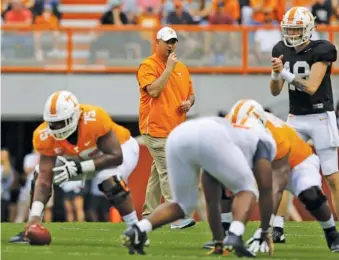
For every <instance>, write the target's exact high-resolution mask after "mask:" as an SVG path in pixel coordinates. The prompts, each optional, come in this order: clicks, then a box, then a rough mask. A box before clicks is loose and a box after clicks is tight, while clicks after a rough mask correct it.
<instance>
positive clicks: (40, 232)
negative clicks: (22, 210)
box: [26, 225, 52, 246]
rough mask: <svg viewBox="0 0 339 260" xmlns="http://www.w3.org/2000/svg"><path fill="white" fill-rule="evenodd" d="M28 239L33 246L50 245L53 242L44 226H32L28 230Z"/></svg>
mask: <svg viewBox="0 0 339 260" xmlns="http://www.w3.org/2000/svg"><path fill="white" fill-rule="evenodd" d="M26 237H27V239H28V243H29V244H30V245H32V246H44V245H49V244H50V243H51V241H52V238H51V234H50V233H49V231H48V229H47V228H45V227H44V226H42V225H32V226H30V227H29V228H28V230H27V233H26Z"/></svg>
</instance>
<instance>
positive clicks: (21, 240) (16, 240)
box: [9, 231, 28, 244]
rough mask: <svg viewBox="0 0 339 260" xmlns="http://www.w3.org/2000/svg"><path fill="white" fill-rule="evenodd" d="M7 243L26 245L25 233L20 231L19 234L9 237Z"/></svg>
mask: <svg viewBox="0 0 339 260" xmlns="http://www.w3.org/2000/svg"><path fill="white" fill-rule="evenodd" d="M9 243H13V244H27V243H28V239H27V238H26V237H25V232H24V231H22V232H20V233H19V234H17V235H15V236H13V237H11V239H10V240H9Z"/></svg>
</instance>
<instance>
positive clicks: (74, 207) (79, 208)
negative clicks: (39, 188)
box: [60, 181, 85, 222]
mask: <svg viewBox="0 0 339 260" xmlns="http://www.w3.org/2000/svg"><path fill="white" fill-rule="evenodd" d="M60 188H61V189H62V190H63V191H64V207H65V214H66V221H67V222H74V221H77V222H84V221H85V213H84V199H83V197H82V192H81V190H82V182H81V181H69V182H66V183H64V184H62V185H60Z"/></svg>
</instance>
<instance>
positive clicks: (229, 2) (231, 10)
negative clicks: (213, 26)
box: [210, 0, 240, 21]
mask: <svg viewBox="0 0 339 260" xmlns="http://www.w3.org/2000/svg"><path fill="white" fill-rule="evenodd" d="M221 3H223V9H224V13H225V14H227V15H230V16H231V17H232V18H233V19H234V21H238V20H239V18H240V8H239V2H238V0H213V2H212V5H211V10H210V13H211V14H214V13H216V12H217V11H218V9H219V8H220V7H219V5H220V4H221Z"/></svg>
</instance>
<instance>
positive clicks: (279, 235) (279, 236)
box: [272, 227, 286, 244]
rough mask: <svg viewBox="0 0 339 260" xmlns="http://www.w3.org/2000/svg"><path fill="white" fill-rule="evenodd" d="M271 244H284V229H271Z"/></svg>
mask: <svg viewBox="0 0 339 260" xmlns="http://www.w3.org/2000/svg"><path fill="white" fill-rule="evenodd" d="M272 239H273V243H276V244H278V243H282V244H285V243H286V240H285V234H284V229H283V228H281V227H273V234H272Z"/></svg>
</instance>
